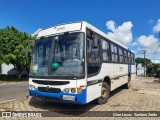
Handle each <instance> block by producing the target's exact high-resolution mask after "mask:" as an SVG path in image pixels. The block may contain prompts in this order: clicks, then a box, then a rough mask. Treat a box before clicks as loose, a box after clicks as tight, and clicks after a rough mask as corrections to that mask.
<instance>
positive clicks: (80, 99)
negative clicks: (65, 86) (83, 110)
mask: <svg viewBox="0 0 160 120" xmlns="http://www.w3.org/2000/svg"><path fill="white" fill-rule="evenodd" d="M29 93H30V95H31V96H34V95H37V96H43V97H53V98H58V99H61V98H62V95H70V96H75V98H76V102H73V101H67V100H62V103H74V104H86V89H83V90H82V92H81V93H78V94H71V93H64V92H60V93H49V92H41V91H39V90H38V89H36V90H31V89H29Z"/></svg>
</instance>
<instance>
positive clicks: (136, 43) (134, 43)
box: [129, 42, 138, 46]
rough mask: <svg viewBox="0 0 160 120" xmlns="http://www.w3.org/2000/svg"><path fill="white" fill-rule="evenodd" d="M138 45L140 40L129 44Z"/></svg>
mask: <svg viewBox="0 0 160 120" xmlns="http://www.w3.org/2000/svg"><path fill="white" fill-rule="evenodd" d="M137 45H138V42H133V43H130V44H129V46H137Z"/></svg>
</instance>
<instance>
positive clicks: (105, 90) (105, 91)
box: [101, 87, 107, 99]
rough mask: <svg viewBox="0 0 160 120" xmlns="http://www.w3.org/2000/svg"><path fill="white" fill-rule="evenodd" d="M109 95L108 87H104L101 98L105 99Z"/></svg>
mask: <svg viewBox="0 0 160 120" xmlns="http://www.w3.org/2000/svg"><path fill="white" fill-rule="evenodd" d="M106 97H107V89H106V88H104V87H102V91H101V98H102V99H105V98H106Z"/></svg>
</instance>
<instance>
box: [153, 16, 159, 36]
mask: <svg viewBox="0 0 160 120" xmlns="http://www.w3.org/2000/svg"><path fill="white" fill-rule="evenodd" d="M159 31H160V19H159V20H158V21H157V24H156V25H155V26H154V27H153V32H155V33H156V32H159Z"/></svg>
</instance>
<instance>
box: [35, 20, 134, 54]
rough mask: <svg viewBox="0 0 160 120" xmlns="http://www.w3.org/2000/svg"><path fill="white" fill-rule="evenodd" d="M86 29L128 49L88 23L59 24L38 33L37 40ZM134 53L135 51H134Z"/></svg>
mask: <svg viewBox="0 0 160 120" xmlns="http://www.w3.org/2000/svg"><path fill="white" fill-rule="evenodd" d="M86 28H89V29H91V30H93V31H95V32H96V33H98V34H99V35H101V36H103V37H104V38H106V39H108V40H110V41H112V42H114V43H116V44H118V45H119V46H122V47H123V48H125V49H127V50H128V48H127V47H126V46H125V45H123V44H122V43H120V42H118V41H116V40H114V39H112V38H110V37H109V36H108V35H107V34H106V33H104V32H102V31H101V30H99V29H97V28H96V27H94V26H93V25H91V24H89V23H88V22H86V21H80V22H69V23H64V24H58V25H56V26H52V27H49V28H46V29H44V30H41V31H40V32H39V33H38V36H37V38H39V37H42V36H50V35H53V34H60V33H64V32H71V31H72V32H73V31H80V30H82V29H83V30H86ZM132 52H133V51H132Z"/></svg>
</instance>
